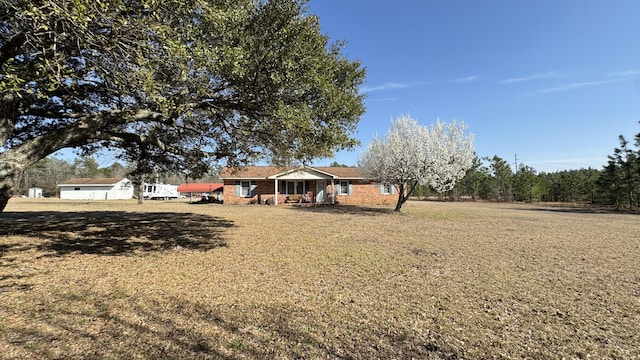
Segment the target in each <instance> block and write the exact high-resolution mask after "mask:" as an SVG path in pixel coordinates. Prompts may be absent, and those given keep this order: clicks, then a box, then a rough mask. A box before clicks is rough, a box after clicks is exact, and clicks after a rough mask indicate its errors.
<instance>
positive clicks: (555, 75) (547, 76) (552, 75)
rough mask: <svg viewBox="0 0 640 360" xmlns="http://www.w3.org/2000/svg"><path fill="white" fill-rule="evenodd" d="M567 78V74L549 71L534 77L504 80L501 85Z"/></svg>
mask: <svg viewBox="0 0 640 360" xmlns="http://www.w3.org/2000/svg"><path fill="white" fill-rule="evenodd" d="M566 76H567V75H565V74H559V73H556V72H553V71H548V72H546V73H540V74H533V75H529V76H523V77H516V78H509V79H504V80H501V81H500V83H501V84H513V83H518V82H524V81H531V80H540V79H554V78H562V77H566Z"/></svg>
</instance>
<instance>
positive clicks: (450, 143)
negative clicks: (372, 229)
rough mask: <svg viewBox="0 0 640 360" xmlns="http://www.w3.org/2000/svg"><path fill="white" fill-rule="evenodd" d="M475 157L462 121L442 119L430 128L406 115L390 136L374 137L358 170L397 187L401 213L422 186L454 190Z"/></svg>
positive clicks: (360, 161)
mask: <svg viewBox="0 0 640 360" xmlns="http://www.w3.org/2000/svg"><path fill="white" fill-rule="evenodd" d="M474 154H475V152H474V149H473V135H472V134H468V133H467V126H466V125H465V124H464V123H463V122H462V121H453V122H451V123H448V124H445V123H442V122H440V121H439V120H438V121H437V122H436V123H435V124H434V125H433V126H432V127H431V128H428V127H426V126H422V125H420V124H418V122H417V121H416V120H414V119H412V118H411V117H410V116H406V115H402V116H399V117H398V118H397V119H396V120H395V121H392V123H391V128H390V129H389V132H388V133H387V136H386V137H384V138H381V139H380V138H378V137H374V139H373V140H372V141H371V143H370V144H369V146H368V147H367V149H366V150H365V151H364V152H363V153H362V155H361V157H360V159H359V160H358V167H360V169H361V170H362V171H363V172H364V173H365V175H366V176H367V177H369V178H371V179H376V180H378V181H380V182H382V183H385V184H393V185H394V186H395V187H396V189H397V190H398V201H397V203H396V208H395V210H396V211H400V209H401V208H402V205H403V204H404V203H405V202H406V201H407V200H408V198H409V195H410V194H411V193H412V192H413V190H414V189H415V188H416V186H418V185H421V184H422V185H430V186H432V187H433V188H434V189H435V190H436V191H438V192H445V191H448V190H450V189H451V188H453V186H454V185H455V183H456V182H457V181H458V180H460V179H461V178H462V177H463V176H464V174H465V171H466V169H468V168H469V167H470V166H471V163H472V161H473V158H474Z"/></svg>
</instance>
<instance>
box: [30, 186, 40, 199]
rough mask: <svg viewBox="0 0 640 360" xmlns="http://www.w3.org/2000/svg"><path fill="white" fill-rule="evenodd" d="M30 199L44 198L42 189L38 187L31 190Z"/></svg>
mask: <svg viewBox="0 0 640 360" xmlns="http://www.w3.org/2000/svg"><path fill="white" fill-rule="evenodd" d="M29 197H30V198H41V197H42V188H38V187H32V188H29Z"/></svg>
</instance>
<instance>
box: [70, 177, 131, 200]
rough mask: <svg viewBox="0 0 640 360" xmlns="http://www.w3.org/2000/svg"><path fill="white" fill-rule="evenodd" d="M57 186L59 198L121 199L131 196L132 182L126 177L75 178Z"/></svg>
mask: <svg viewBox="0 0 640 360" xmlns="http://www.w3.org/2000/svg"><path fill="white" fill-rule="evenodd" d="M58 187H59V188H60V199H74V200H122V199H131V198H132V197H133V184H132V183H131V181H129V180H128V179H126V178H75V179H71V180H67V181H64V182H62V183H60V184H59V185H58Z"/></svg>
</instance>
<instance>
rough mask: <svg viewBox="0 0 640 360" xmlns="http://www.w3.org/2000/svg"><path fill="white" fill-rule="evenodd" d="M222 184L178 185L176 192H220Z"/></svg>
mask: <svg viewBox="0 0 640 360" xmlns="http://www.w3.org/2000/svg"><path fill="white" fill-rule="evenodd" d="M223 187H224V184H223V183H190V184H180V185H178V192H181V193H183V192H210V191H222V188H223Z"/></svg>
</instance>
